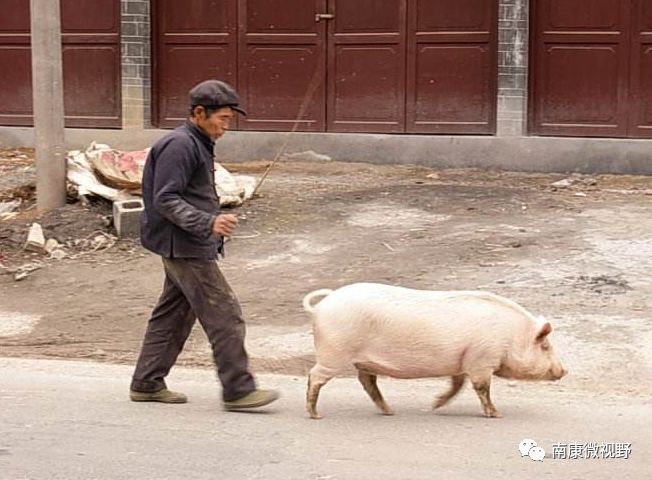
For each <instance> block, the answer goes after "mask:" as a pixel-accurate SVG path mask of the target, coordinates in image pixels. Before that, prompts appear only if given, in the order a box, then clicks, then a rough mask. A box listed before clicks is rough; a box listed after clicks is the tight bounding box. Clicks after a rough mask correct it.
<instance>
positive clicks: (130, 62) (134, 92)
mask: <svg viewBox="0 0 652 480" xmlns="http://www.w3.org/2000/svg"><path fill="white" fill-rule="evenodd" d="M121 4H122V5H121V7H122V8H121V12H122V118H123V121H122V123H123V127H126V128H129V127H132V128H147V127H150V126H151V123H152V122H151V107H150V105H151V74H150V65H151V63H150V62H151V52H150V50H151V48H150V2H149V0H121Z"/></svg>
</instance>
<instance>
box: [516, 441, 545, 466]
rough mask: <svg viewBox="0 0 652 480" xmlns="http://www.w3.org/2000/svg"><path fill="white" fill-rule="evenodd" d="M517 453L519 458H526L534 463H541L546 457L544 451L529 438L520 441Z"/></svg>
mask: <svg viewBox="0 0 652 480" xmlns="http://www.w3.org/2000/svg"><path fill="white" fill-rule="evenodd" d="M518 451H519V452H521V457H525V456H528V457H530V458H531V459H532V460H534V461H535V462H543V459H544V457H545V456H546V451H545V450H544V449H543V448H541V447H539V446H538V445H537V442H535V441H534V440H532V439H531V438H525V439H523V440H521V443H519V444H518Z"/></svg>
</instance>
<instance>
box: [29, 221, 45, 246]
mask: <svg viewBox="0 0 652 480" xmlns="http://www.w3.org/2000/svg"><path fill="white" fill-rule="evenodd" d="M44 249H45V236H44V235H43V227H41V225H39V224H38V223H32V226H31V227H30V229H29V232H28V233H27V241H26V242H25V250H27V251H29V252H42V251H44Z"/></svg>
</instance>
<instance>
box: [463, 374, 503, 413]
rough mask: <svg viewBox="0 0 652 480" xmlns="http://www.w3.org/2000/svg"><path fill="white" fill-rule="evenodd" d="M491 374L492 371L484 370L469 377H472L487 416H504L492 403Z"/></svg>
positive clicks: (474, 387)
mask: <svg viewBox="0 0 652 480" xmlns="http://www.w3.org/2000/svg"><path fill="white" fill-rule="evenodd" d="M491 375H492V373H491V372H488V373H486V372H484V373H481V374H475V375H469V377H470V378H471V383H472V384H473V389H474V390H475V393H476V394H477V395H478V398H479V399H480V403H481V404H482V409H483V410H484V415H485V417H490V418H502V415H500V414H499V413H498V410H496V407H495V406H494V404H493V403H491V396H490V395H489V391H490V388H491Z"/></svg>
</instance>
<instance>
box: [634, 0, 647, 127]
mask: <svg viewBox="0 0 652 480" xmlns="http://www.w3.org/2000/svg"><path fill="white" fill-rule="evenodd" d="M633 21H634V27H633V28H632V48H631V50H632V54H631V58H632V73H631V88H632V91H631V100H630V109H629V112H630V122H629V130H630V136H634V137H639V138H652V2H649V1H646V0H636V1H635V3H634V9H633Z"/></svg>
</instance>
